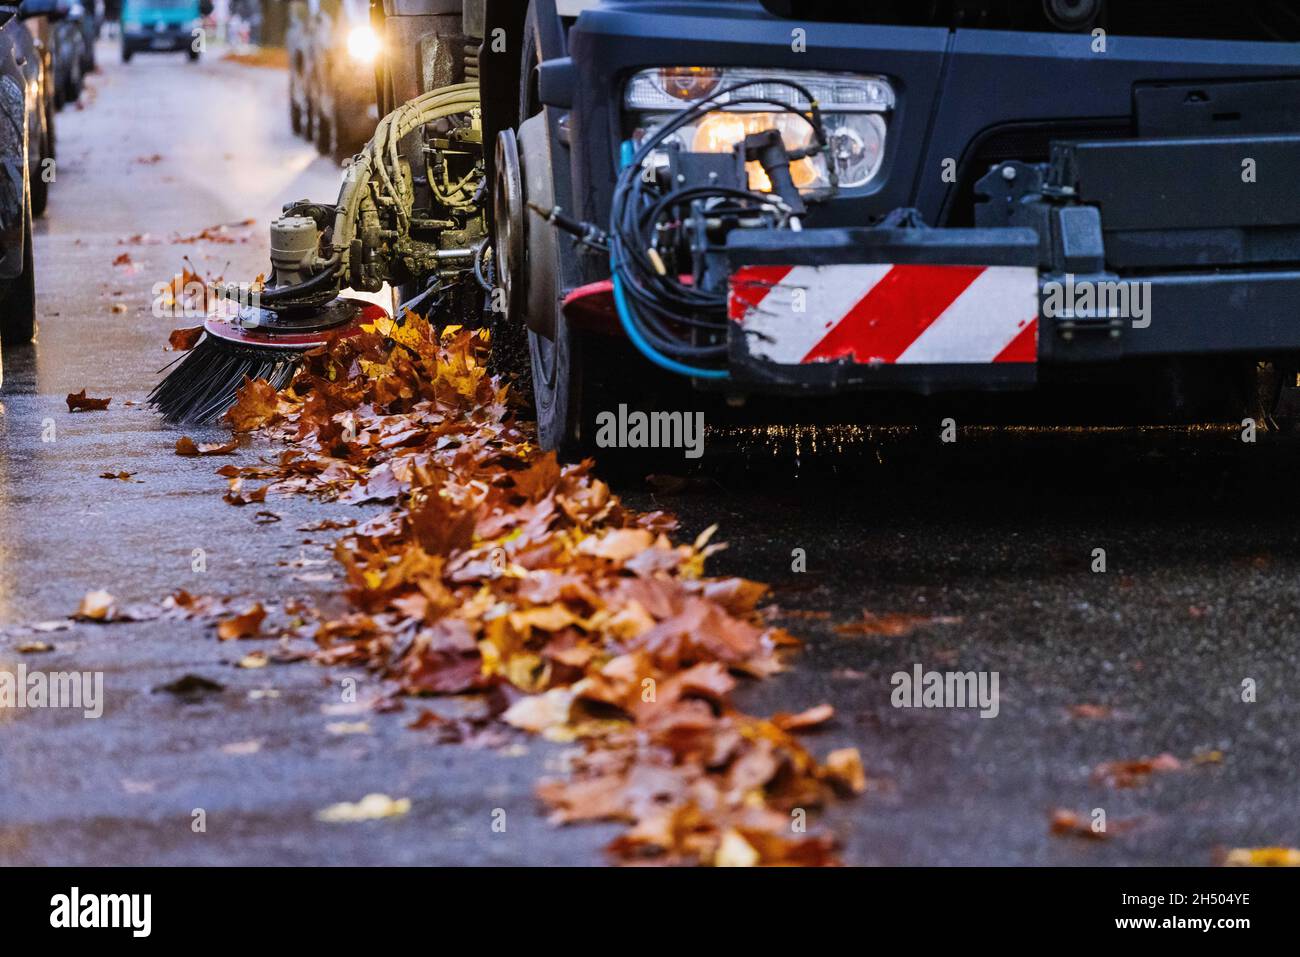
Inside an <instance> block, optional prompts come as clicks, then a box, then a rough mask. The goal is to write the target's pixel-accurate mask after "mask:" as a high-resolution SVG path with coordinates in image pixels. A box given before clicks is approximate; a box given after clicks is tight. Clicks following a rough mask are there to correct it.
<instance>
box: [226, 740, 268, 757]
mask: <svg viewBox="0 0 1300 957" xmlns="http://www.w3.org/2000/svg"><path fill="white" fill-rule="evenodd" d="M261 750H262V742H261V741H260V740H253V741H232V742H231V743H230V744H223V745H222V746H221V753H222V754H229V755H233V756H235V757H243V756H245V755H249V754H257V752H259V751H261Z"/></svg>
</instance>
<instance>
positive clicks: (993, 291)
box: [729, 265, 1038, 365]
mask: <svg viewBox="0 0 1300 957" xmlns="http://www.w3.org/2000/svg"><path fill="white" fill-rule="evenodd" d="M729 313H730V316H731V319H732V320H733V321H735V322H738V323H741V324H742V325H743V326H744V327H745V331H746V333H747V335H746V341H747V342H748V344H749V351H750V354H751V355H753V356H755V357H757V358H761V359H766V360H767V361H769V362H775V363H779V364H781V365H802V364H806V363H811V362H827V361H835V360H839V359H846V358H847V359H849V360H850V361H852V362H857V363H862V364H873V365H879V364H883V365H893V364H898V365H905V364H906V365H920V364H925V365H937V364H969V363H990V362H1036V361H1037V360H1038V270H1037V269H1035V268H1034V267H1032V266H916V265H897V266H892V265H833V266H745V267H742V268H741V269H739V270H737V271H736V272H735V273H734V274H733V275H732V277H731V292H730V302H729Z"/></svg>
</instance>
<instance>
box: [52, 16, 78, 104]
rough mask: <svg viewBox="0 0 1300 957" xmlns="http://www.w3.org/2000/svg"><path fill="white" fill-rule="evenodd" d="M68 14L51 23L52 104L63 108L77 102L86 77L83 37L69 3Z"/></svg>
mask: <svg viewBox="0 0 1300 957" xmlns="http://www.w3.org/2000/svg"><path fill="white" fill-rule="evenodd" d="M67 10H68V13H67V14H66V15H65V16H64V17H63V18H61V19H60V20H59V21H58V22H56V23H52V24H51V25H50V32H51V34H52V36H51V51H52V54H53V58H54V105H55V108H56V109H60V110H61V109H63V107H64V106H66V105H67V104H69V103H75V102H77V99H78V98H79V97H80V96H81V88H82V85H83V83H84V79H85V70H84V63H85V58H86V38H85V36H84V35H83V34H82V32H81V27H80V25H79V24H78V22H77V21H76V20H74V19H73V14H72V5H71V4H68V5H67Z"/></svg>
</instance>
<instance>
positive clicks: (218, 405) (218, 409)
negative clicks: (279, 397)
mask: <svg viewBox="0 0 1300 957" xmlns="http://www.w3.org/2000/svg"><path fill="white" fill-rule="evenodd" d="M302 356H303V354H302V353H301V352H292V351H286V350H284V349H271V348H265V349H262V348H258V347H257V346H250V345H245V344H242V343H234V342H227V341H226V340H225V339H220V338H217V337H216V336H211V335H207V334H206V333H205V334H204V336H203V338H202V339H200V340H199V342H198V345H196V346H195V347H194V348H193V349H191V350H190V351H189V352H187V353H185V355H183V356H182V357H181V358H180V359H178V360H176V361H175V362H173V363H172V365H171V366H169V367H168V368H170V369H171V371H170V372H168V373H167V376H166V378H164V379H163V380H162V381H161V382H159V383H158V384H157V385H156V386H154V390H153V391H152V392H150V393H149V404H150V405H151V406H153V407H154V408H155V409H157V410H158V411H159V412H160V413H162V417H163V419H164V420H165V421H167V422H172V423H182V422H184V423H189V424H194V425H207V424H211V423H213V422H216V421H217V420H218V419H220V418H221V417H222V416H223V415H225V414H226V411H227V410H228V409H229V408H230V407H231V406H232V405H234V404H235V399H236V396H237V394H238V392H239V387H240V386H242V385H243V384H244V379H245V377H247V378H249V379H265V380H266V381H267V382H269V383H270V384H271V386H272V387H273V388H274V389H276V390H277V391H278V390H280V389H283V388H284V387H285V386H287V385H288V384H289V383H290V382H291V381H292V380H293V374H294V372H295V371H296V370H297V368H298V365H299V363H300V362H302Z"/></svg>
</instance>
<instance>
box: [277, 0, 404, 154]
mask: <svg viewBox="0 0 1300 957" xmlns="http://www.w3.org/2000/svg"><path fill="white" fill-rule="evenodd" d="M286 42H287V46H288V50H289V65H290V69H289V122H290V125H291V126H292V127H293V131H294V132H295V133H300V134H302V135H305V136H306V137H307V138H308V139H310V140H312V141H314V142H315V143H316V146H317V148H318V149H319V150H320V151H321V153H323V154H325V155H328V156H335V157H344V156H349V155H351V154H353V153H355V152H356V151H357V150H359V149H360V148H361V147H362V146H364V145H365V143H366V141H367V140H369V139H370V136H371V134H373V133H374V131H375V124H376V123H377V122H378V120H379V110H378V106H377V100H376V96H375V66H376V61H377V60H378V59H379V58H380V57H381V56H382V54H383V44H382V42H381V40H380V37H379V34H378V33H377V32H376V31H375V29H374V28H373V27H372V26H371V24H370V11H369V6H368V4H367V3H366V0H294V2H293V3H291V4H290V6H289V28H288V34H287V39H286Z"/></svg>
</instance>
